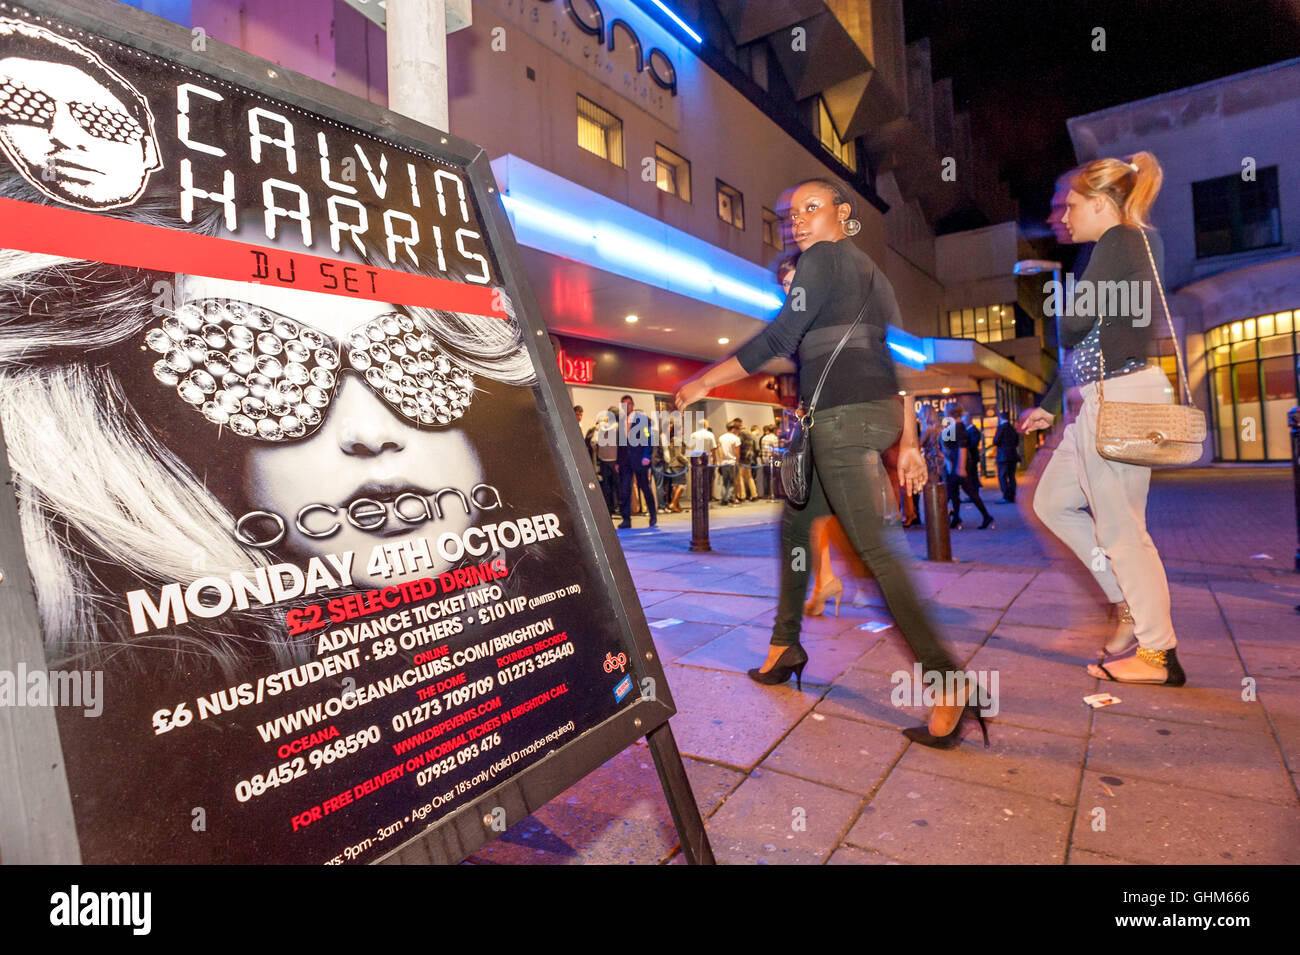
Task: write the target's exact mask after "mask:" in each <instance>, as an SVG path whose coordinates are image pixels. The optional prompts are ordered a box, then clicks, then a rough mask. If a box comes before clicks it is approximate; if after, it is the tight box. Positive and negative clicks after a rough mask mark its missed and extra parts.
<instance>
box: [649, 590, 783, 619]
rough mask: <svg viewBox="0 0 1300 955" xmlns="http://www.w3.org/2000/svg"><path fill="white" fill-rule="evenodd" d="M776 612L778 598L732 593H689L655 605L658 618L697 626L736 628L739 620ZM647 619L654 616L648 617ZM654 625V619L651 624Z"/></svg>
mask: <svg viewBox="0 0 1300 955" xmlns="http://www.w3.org/2000/svg"><path fill="white" fill-rule="evenodd" d="M775 611H776V601H775V600H774V599H764V598H762V597H737V596H733V595H728V594H706V593H686V594H682V596H680V597H673V598H672V599H671V600H665V601H663V602H662V603H658V604H655V606H654V614H653V616H654V618H655V619H664V618H667V617H676V618H677V619H679V620H693V621H696V622H697V623H725V624H729V625H731V626H733V627H734V626H735V625H736V622H737V621H739V620H749V619H751V618H752V617H756V616H758V615H759V614H761V613H767V614H772V613H774V612H775ZM647 616H651V615H650V614H647ZM650 622H651V623H653V622H654V620H651V621H650Z"/></svg>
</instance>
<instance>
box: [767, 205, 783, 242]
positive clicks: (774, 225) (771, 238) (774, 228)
mask: <svg viewBox="0 0 1300 955" xmlns="http://www.w3.org/2000/svg"><path fill="white" fill-rule="evenodd" d="M763 244H764V245H768V246H771V247H772V248H774V249H776V250H778V251H782V250H784V249H785V236H783V235H782V234H781V217H780V216H778V215H777V214H776V213H775V212H773V211H772V210H771V209H768V208H767V207H766V206H764V208H763Z"/></svg>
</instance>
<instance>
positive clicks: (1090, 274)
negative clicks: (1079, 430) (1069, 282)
mask: <svg viewBox="0 0 1300 955" xmlns="http://www.w3.org/2000/svg"><path fill="white" fill-rule="evenodd" d="M1144 231H1145V232H1146V235H1147V240H1148V241H1149V242H1150V243H1151V254H1152V256H1153V257H1154V258H1155V261H1156V266H1157V268H1158V269H1160V270H1163V268H1164V243H1162V242H1161V241H1160V235H1159V233H1157V232H1156V231H1155V230H1154V229H1147V230H1144ZM1156 281H1157V279H1156V276H1154V275H1153V274H1152V272H1151V262H1150V257H1148V255H1147V247H1146V244H1145V243H1143V241H1142V235H1141V234H1140V233H1139V232H1138V229H1137V226H1130V225H1115V226H1111V227H1110V228H1109V229H1107V230H1106V232H1105V233H1104V234H1103V235H1102V237H1101V238H1100V239H1098V240H1097V244H1096V246H1095V247H1094V248H1093V250H1092V257H1091V258H1090V259H1089V260H1088V267H1087V268H1086V269H1085V270H1084V272H1083V277H1082V278H1081V279H1080V280H1079V281H1078V283H1077V284H1076V287H1075V295H1074V306H1075V307H1074V308H1073V309H1068V308H1067V309H1066V311H1067V312H1072V314H1066V315H1062V316H1061V340H1062V344H1063V345H1064V346H1065V347H1066V348H1076V347H1078V346H1079V345H1080V344H1081V343H1082V342H1083V340H1084V339H1085V338H1087V337H1088V333H1089V332H1090V331H1092V327H1093V326H1094V325H1096V324H1097V319H1098V317H1099V316H1100V318H1101V328H1100V330H1099V334H1100V338H1101V351H1102V354H1103V356H1104V357H1105V361H1106V377H1107V378H1110V377H1112V376H1113V375H1115V374H1116V373H1117V372H1119V371H1120V370H1121V369H1122V368H1124V366H1125V365H1127V364H1129V363H1130V361H1136V362H1145V361H1146V359H1147V358H1148V357H1149V355H1150V354H1151V352H1152V351H1153V350H1154V347H1153V346H1154V343H1155V341H1156V340H1157V339H1158V338H1159V337H1160V335H1161V334H1162V330H1167V329H1168V323H1167V320H1166V318H1165V313H1164V306H1163V305H1162V304H1161V302H1160V292H1159V290H1158V289H1157V288H1156V286H1155V282H1156ZM1119 282H1122V283H1124V287H1125V288H1126V289H1127V293H1126V294H1124V295H1118V294H1112V291H1111V290H1112V289H1115V290H1116V291H1117V292H1118V286H1113V285H1110V284H1103V283H1119ZM1134 282H1136V283H1146V285H1145V287H1142V286H1140V285H1138V286H1135V285H1133V284H1132V283H1134ZM1135 289H1141V291H1139V294H1138V295H1137V296H1134V295H1133V294H1132V292H1133V291H1134V290H1135ZM1089 301H1091V304H1089ZM1125 302H1127V308H1125V307H1123V305H1124V303H1125ZM1140 304H1145V312H1142V311H1140V310H1139V305H1140ZM1112 305H1114V306H1118V307H1114V308H1112V307H1111V306H1112ZM1062 372H1063V369H1057V375H1056V379H1055V380H1054V381H1053V382H1052V384H1051V387H1049V388H1048V390H1047V394H1046V395H1044V396H1043V400H1042V401H1041V402H1039V407H1040V408H1043V409H1044V410H1045V411H1050V412H1051V413H1052V414H1057V413H1058V412H1059V411H1060V410H1061V395H1062V392H1063V391H1064V387H1065V382H1064V381H1063V380H1062V379H1063V375H1062Z"/></svg>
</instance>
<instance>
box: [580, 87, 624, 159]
mask: <svg viewBox="0 0 1300 955" xmlns="http://www.w3.org/2000/svg"><path fill="white" fill-rule="evenodd" d="M578 145H579V146H581V147H582V148H583V149H585V150H587V152H589V153H595V154H596V155H597V156H599V157H600V158H601V159H608V160H609V161H610V162H612V163H613V164H614V165H615V166H618V167H619V168H620V169H621V168H623V121H622V120H621V119H619V118H618V117H617V116H615V115H614V114H613V113H611V112H609V110H606V109H602V108H601V107H599V106H597V105H596V104H595V103H593V102H592V101H591V100H589V99H587V98H586V97H585V96H583V95H582V94H581V93H579V94H578Z"/></svg>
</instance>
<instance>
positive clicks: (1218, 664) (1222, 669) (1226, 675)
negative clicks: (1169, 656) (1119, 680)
mask: <svg viewBox="0 0 1300 955" xmlns="http://www.w3.org/2000/svg"><path fill="white" fill-rule="evenodd" d="M1178 659H1179V661H1180V662H1181V663H1182V664H1183V669H1184V670H1185V671H1186V672H1187V685H1186V686H1181V687H1169V686H1141V685H1134V684H1129V685H1126V686H1116V685H1114V684H1106V683H1101V684H1098V687H1097V689H1098V691H1099V692H1103V691H1104V692H1109V693H1112V694H1114V695H1115V696H1118V697H1119V698H1120V699H1121V700H1123V702H1122V703H1117V704H1116V705H1114V706H1107V707H1103V708H1102V709H1100V710H1098V711H1097V719H1099V720H1102V719H1112V718H1115V719H1118V718H1121V717H1126V716H1128V717H1132V716H1145V717H1150V718H1151V719H1156V720H1170V721H1173V722H1178V723H1190V724H1193V725H1196V726H1217V727H1219V728H1220V729H1235V730H1247V731H1254V732H1257V733H1261V734H1267V733H1268V732H1269V728H1268V720H1267V718H1266V716H1265V713H1264V707H1263V706H1262V705H1261V704H1260V703H1259V702H1258V701H1249V702H1248V701H1246V700H1243V699H1242V679H1243V676H1242V670H1241V666H1240V664H1238V663H1237V662H1236V661H1235V660H1219V659H1217V658H1213V657H1201V656H1197V655H1195V654H1187V655H1186V656H1184V655H1183V654H1179V656H1178ZM1297 690H1300V687H1298V688H1297Z"/></svg>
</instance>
